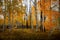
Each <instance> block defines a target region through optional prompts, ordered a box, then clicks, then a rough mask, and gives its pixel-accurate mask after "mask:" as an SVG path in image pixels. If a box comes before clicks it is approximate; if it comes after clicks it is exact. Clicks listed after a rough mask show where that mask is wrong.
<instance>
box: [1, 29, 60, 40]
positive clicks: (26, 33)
mask: <svg viewBox="0 0 60 40" xmlns="http://www.w3.org/2000/svg"><path fill="white" fill-rule="evenodd" d="M49 35H50V33H49V32H40V31H35V30H32V29H12V30H9V29H7V30H5V31H4V32H3V31H1V32H0V40H59V39H60V32H59V31H54V32H53V33H52V34H51V35H50V36H49Z"/></svg>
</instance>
